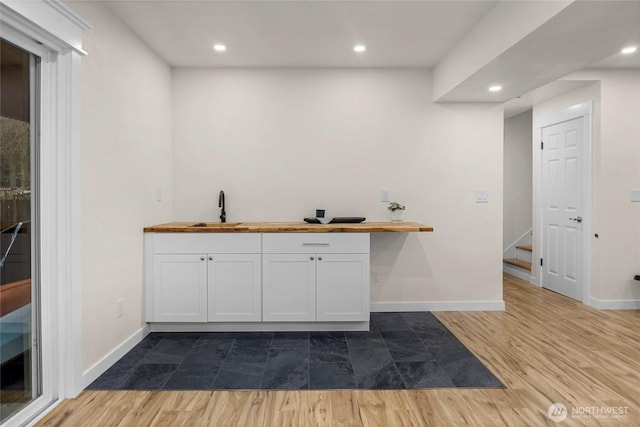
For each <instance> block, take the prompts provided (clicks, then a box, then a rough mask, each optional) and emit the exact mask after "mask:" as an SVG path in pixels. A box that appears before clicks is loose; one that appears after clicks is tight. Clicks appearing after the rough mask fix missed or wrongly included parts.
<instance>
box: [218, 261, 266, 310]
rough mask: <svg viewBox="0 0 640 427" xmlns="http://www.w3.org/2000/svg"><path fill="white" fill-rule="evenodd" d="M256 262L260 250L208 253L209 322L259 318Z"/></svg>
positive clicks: (259, 307)
mask: <svg viewBox="0 0 640 427" xmlns="http://www.w3.org/2000/svg"><path fill="white" fill-rule="evenodd" d="M260 265H261V263H260V254H213V255H208V272H207V285H208V286H207V289H208V298H207V302H208V304H207V305H208V316H207V320H208V321H209V322H252V321H253V322H259V321H260V320H262V317H261V305H262V300H261V295H262V291H261V283H262V280H261V279H262V278H261V268H260Z"/></svg>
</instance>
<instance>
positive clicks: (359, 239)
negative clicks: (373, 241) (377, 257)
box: [262, 233, 369, 254]
mask: <svg viewBox="0 0 640 427" xmlns="http://www.w3.org/2000/svg"><path fill="white" fill-rule="evenodd" d="M262 252H263V253H265V254H269V253H271V254H277V253H290V254H292V253H320V254H324V253H334V254H336V253H360V254H368V253H369V233H274V234H270V233H265V234H263V235H262Z"/></svg>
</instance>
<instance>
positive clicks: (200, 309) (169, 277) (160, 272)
mask: <svg viewBox="0 0 640 427" xmlns="http://www.w3.org/2000/svg"><path fill="white" fill-rule="evenodd" d="M153 277H154V292H153V313H154V319H153V320H154V321H155V322H206V321H207V262H206V257H205V256H204V255H193V254H190V255H182V254H181V255H173V254H166V255H156V256H154V258H153Z"/></svg>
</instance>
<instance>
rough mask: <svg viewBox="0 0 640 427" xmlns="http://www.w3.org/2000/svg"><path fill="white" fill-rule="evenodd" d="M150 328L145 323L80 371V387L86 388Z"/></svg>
mask: <svg viewBox="0 0 640 427" xmlns="http://www.w3.org/2000/svg"><path fill="white" fill-rule="evenodd" d="M149 332H151V330H150V329H149V325H145V326H144V327H142V328H140V329H139V330H138V331H136V332H135V333H134V334H133V335H131V336H130V337H129V338H127V339H126V340H125V341H124V342H123V343H122V344H120V345H119V346H118V347H116V348H115V349H113V350H112V351H111V353H109V354H107V355H106V356H104V357H103V358H102V359H100V360H99V361H98V362H97V363H96V364H95V365H93V366H92V367H90V368H89V369H87V370H86V371H84V372H83V373H82V384H83V387H82V388H86V387H87V386H88V385H89V384H91V383H92V382H94V381H95V380H96V379H97V378H98V377H99V376H100V375H102V374H103V373H105V372H106V370H107V369H109V368H110V367H111V366H112V365H113V364H114V363H116V362H117V361H118V360H120V358H121V357H122V356H124V355H125V354H127V353H128V352H129V351H131V349H132V348H133V347H135V346H136V345H137V344H138V343H139V342H140V341H142V340H143V339H144V337H146V336H147V335H149Z"/></svg>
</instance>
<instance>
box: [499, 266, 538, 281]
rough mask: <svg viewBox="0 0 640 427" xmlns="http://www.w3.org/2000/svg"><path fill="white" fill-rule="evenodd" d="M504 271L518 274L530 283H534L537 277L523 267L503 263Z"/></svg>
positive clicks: (519, 277) (517, 275)
mask: <svg viewBox="0 0 640 427" xmlns="http://www.w3.org/2000/svg"><path fill="white" fill-rule="evenodd" d="M502 271H503V272H505V273H507V274H510V275H512V276H516V277H517V278H518V279H522V280H524V281H527V282H529V283H534V281H535V278H534V277H533V276H532V275H531V274H529V272H528V271H526V270H524V269H522V268H518V267H513V266H510V265H507V264H503V265H502Z"/></svg>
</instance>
